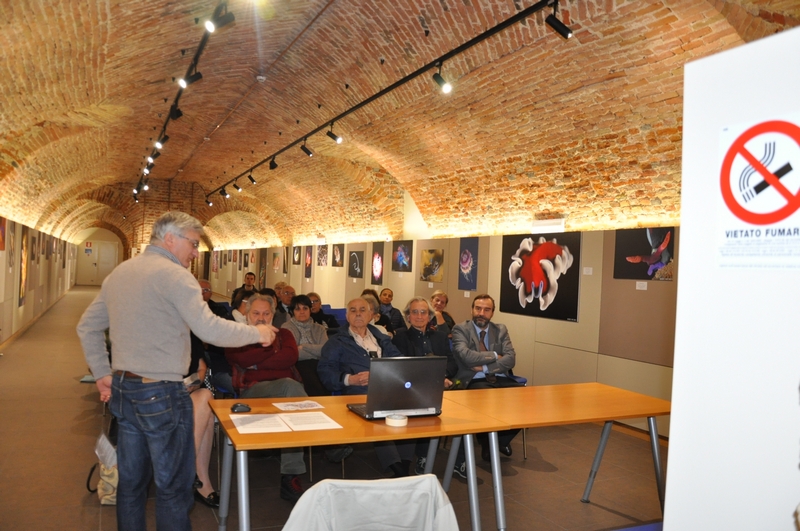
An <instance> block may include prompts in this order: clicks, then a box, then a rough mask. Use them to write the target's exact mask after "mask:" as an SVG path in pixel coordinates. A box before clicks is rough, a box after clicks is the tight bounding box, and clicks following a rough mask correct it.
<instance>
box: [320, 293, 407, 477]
mask: <svg viewBox="0 0 800 531" xmlns="http://www.w3.org/2000/svg"><path fill="white" fill-rule="evenodd" d="M371 321H372V307H371V306H370V305H369V303H368V302H367V301H365V300H364V299H363V298H358V299H353V300H351V301H350V302H348V303H347V323H348V326H347V327H346V328H343V329H342V330H341V331H340V332H339V333H338V334H334V335H332V336H331V337H330V338H329V339H328V342H327V343H325V345H324V346H323V347H322V357H321V358H320V360H319V364H318V365H317V372H318V373H319V378H320V380H321V381H322V383H323V385H325V387H327V388H328V390H330V391H333V392H340V393H344V394H348V395H360V394H366V392H367V386H368V385H369V363H370V359H371V358H372V357H376V358H382V357H387V358H388V357H396V356H400V351H399V350H397V347H395V346H394V345H393V344H392V340H391V339H390V338H389V336H387V335H386V334H383V333H381V332H380V331H379V330H378V329H377V328H375V327H374V326H372V325H371V324H370V322H371ZM375 452H376V453H377V454H378V460H379V461H380V463H381V466H382V467H383V468H384V469H389V470H391V471H392V472H393V474H394V477H403V476H407V475H408V467H409V465H410V463H411V459H412V458H413V456H414V442H413V441H403V442H398V443H394V442H393V441H387V442H381V443H375Z"/></svg>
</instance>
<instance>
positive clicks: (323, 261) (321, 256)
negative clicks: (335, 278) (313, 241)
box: [317, 244, 328, 267]
mask: <svg viewBox="0 0 800 531" xmlns="http://www.w3.org/2000/svg"><path fill="white" fill-rule="evenodd" d="M317 265H318V266H320V267H325V266H326V265H328V246H327V244H326V245H317Z"/></svg>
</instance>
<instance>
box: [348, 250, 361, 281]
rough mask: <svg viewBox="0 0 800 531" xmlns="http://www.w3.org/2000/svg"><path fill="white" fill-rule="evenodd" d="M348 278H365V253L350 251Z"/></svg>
mask: <svg viewBox="0 0 800 531" xmlns="http://www.w3.org/2000/svg"><path fill="white" fill-rule="evenodd" d="M347 276H348V277H350V278H364V251H350V253H348V255H347Z"/></svg>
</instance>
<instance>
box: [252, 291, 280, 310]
mask: <svg viewBox="0 0 800 531" xmlns="http://www.w3.org/2000/svg"><path fill="white" fill-rule="evenodd" d="M256 301H266V302H268V303H269V311H271V312H272V313H275V299H274V298H272V295H262V294H261V293H256V294H255V295H252V296H251V297H250V298H249V299H247V305H246V306H245V307H244V311H245V313H250V307H251V306H252V305H253V303H254V302H256Z"/></svg>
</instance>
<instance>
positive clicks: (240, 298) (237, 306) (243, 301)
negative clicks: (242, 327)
mask: <svg viewBox="0 0 800 531" xmlns="http://www.w3.org/2000/svg"><path fill="white" fill-rule="evenodd" d="M255 294H256V292H255V291H240V292H239V294H238V295H237V296H236V299H235V300H234V301H233V304H232V305H231V307H232V308H233V309H232V310H231V318H232V319H233V320H234V321H236V322H237V323H247V317H245V314H246V313H247V310H246V307H247V299H249V298H250V297H252V296H253V295H255Z"/></svg>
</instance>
